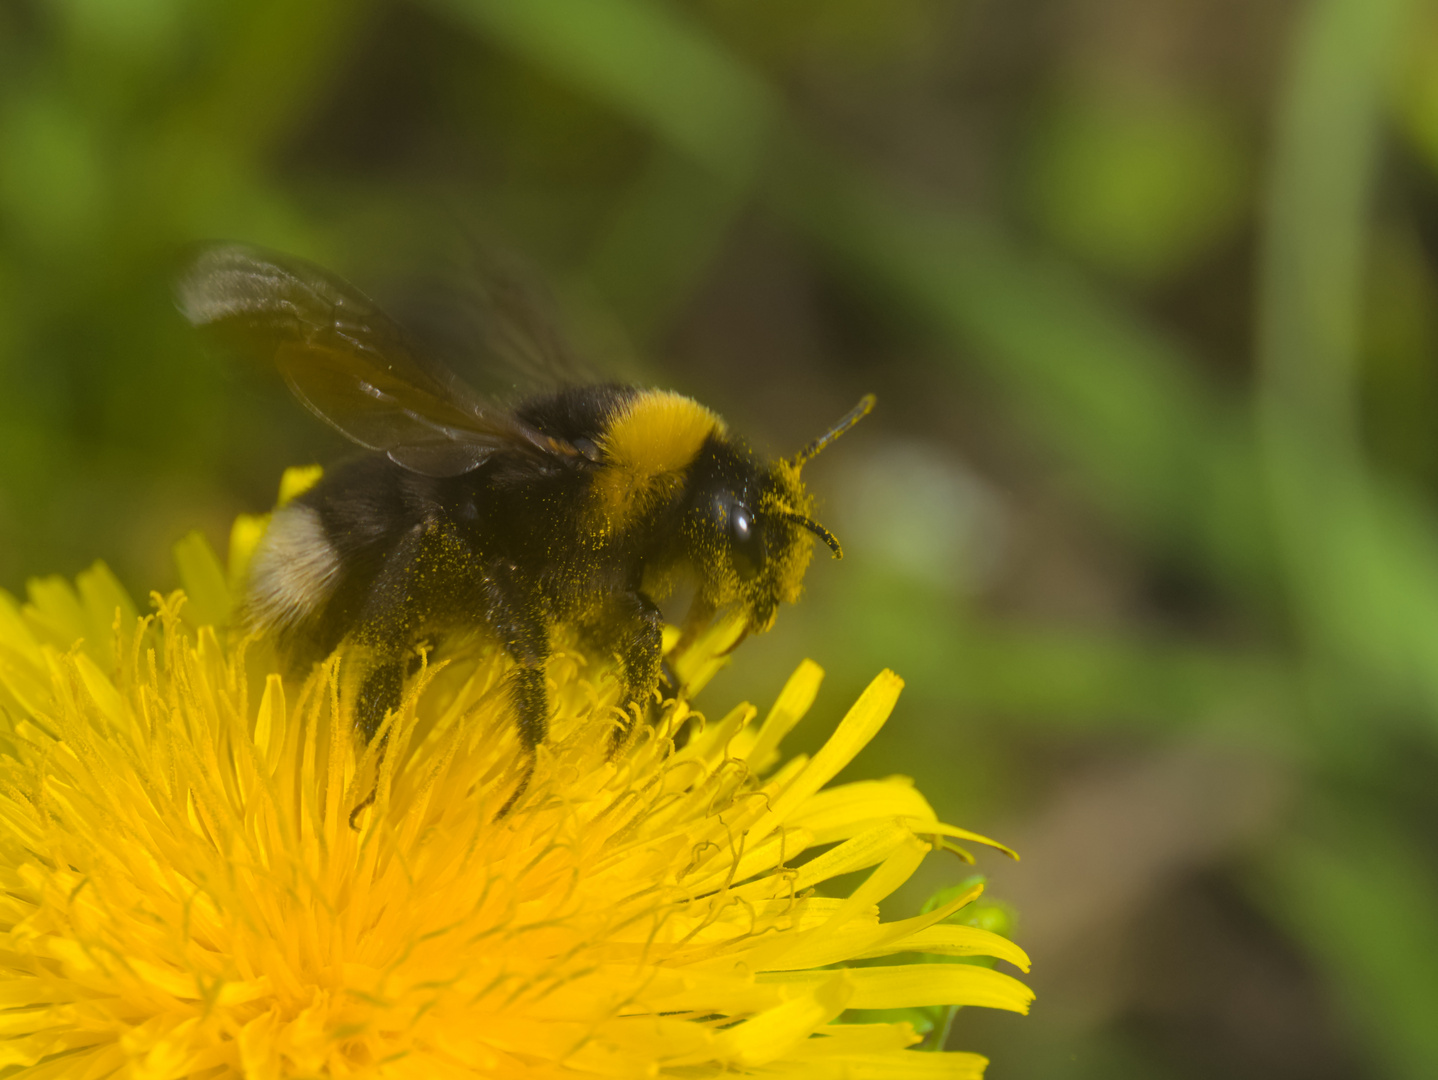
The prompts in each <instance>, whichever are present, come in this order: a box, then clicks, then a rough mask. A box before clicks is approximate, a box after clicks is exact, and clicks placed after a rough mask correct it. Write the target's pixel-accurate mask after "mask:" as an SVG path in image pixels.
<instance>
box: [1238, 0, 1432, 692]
mask: <svg viewBox="0 0 1438 1080" xmlns="http://www.w3.org/2000/svg"><path fill="white" fill-rule="evenodd" d="M1410 7H1411V5H1410V3H1409V2H1408V0H1322V2H1320V3H1317V4H1314V5H1313V6H1312V7H1311V8H1310V9H1309V10H1308V14H1307V17H1306V19H1305V20H1304V21H1303V22H1302V23H1301V24H1300V32H1299V34H1298V36H1297V38H1296V40H1295V48H1294V54H1293V56H1292V58H1291V67H1290V71H1289V76H1288V80H1287V86H1286V92H1285V94H1284V97H1283V100H1282V104H1281V108H1280V113H1279V118H1278V133H1277V141H1276V148H1275V154H1274V162H1273V168H1272V170H1271V181H1270V187H1269V191H1268V206H1267V214H1266V217H1265V222H1266V231H1265V235H1264V244H1263V266H1262V297H1261V299H1262V305H1261V317H1260V318H1261V321H1260V334H1259V357H1258V359H1259V415H1260V418H1261V430H1262V435H1263V448H1264V452H1265V466H1266V470H1267V476H1268V481H1269V487H1270V492H1271V501H1272V507H1273V511H1274V517H1275V520H1276V523H1277V525H1278V529H1279V534H1280V536H1281V540H1282V546H1283V552H1284V556H1285V559H1284V561H1285V568H1286V570H1287V572H1288V577H1289V582H1290V584H1291V586H1292V591H1293V598H1294V602H1295V604H1296V606H1297V608H1298V612H1299V615H1300V623H1299V625H1300V629H1301V630H1302V631H1303V632H1304V633H1306V634H1307V636H1308V638H1309V644H1310V646H1311V647H1312V648H1313V650H1314V652H1315V656H1316V659H1317V662H1318V664H1319V665H1320V666H1321V668H1322V669H1323V670H1321V671H1320V672H1319V675H1320V677H1321V678H1323V679H1325V680H1327V679H1329V678H1330V677H1331V675H1332V672H1331V671H1329V670H1328V667H1329V665H1330V664H1331V663H1332V662H1333V661H1334V660H1335V659H1336V660H1339V661H1340V663H1342V664H1344V665H1345V666H1347V667H1349V668H1350V669H1351V670H1352V672H1353V673H1355V674H1359V675H1360V676H1361V677H1366V678H1367V679H1370V680H1371V679H1377V680H1379V681H1380V683H1382V684H1386V686H1387V688H1388V691H1389V693H1391V692H1392V691H1393V690H1394V689H1397V690H1399V691H1400V692H1403V693H1406V694H1409V695H1414V694H1416V695H1417V696H1419V697H1420V698H1421V699H1422V700H1423V703H1424V707H1425V711H1426V712H1428V713H1429V714H1430V716H1431V715H1432V714H1433V713H1434V712H1438V543H1435V539H1434V537H1435V532H1434V523H1433V522H1432V520H1431V515H1430V514H1429V513H1427V512H1426V511H1424V510H1421V509H1420V508H1419V505H1418V502H1417V500H1416V499H1409V498H1405V496H1404V495H1403V494H1402V493H1399V492H1394V491H1391V490H1387V489H1386V488H1385V486H1384V485H1382V484H1381V483H1380V482H1379V481H1377V480H1376V479H1375V478H1374V477H1373V476H1372V475H1371V474H1370V471H1369V468H1368V466H1367V464H1366V463H1365V461H1364V460H1363V451H1362V448H1361V447H1360V445H1359V436H1358V418H1357V402H1356V388H1355V366H1356V356H1357V338H1358V325H1359V315H1360V304H1361V291H1362V289H1361V286H1362V277H1363V271H1364V255H1365V245H1366V242H1367V235H1368V228H1369V217H1370V213H1371V203H1372V199H1373V185H1374V175H1375V173H1376V170H1377V158H1378V153H1379V147H1380V138H1381V132H1382V125H1383V119H1384V117H1383V104H1384V97H1385V93H1386V91H1387V89H1388V87H1387V83H1388V80H1389V78H1390V73H1391V72H1392V71H1393V70H1394V68H1395V66H1396V63H1397V59H1398V50H1399V48H1400V47H1401V46H1402V44H1403V42H1404V40H1405V35H1404V34H1403V33H1402V31H1403V28H1404V26H1405V24H1406V21H1407V19H1408V16H1409V15H1410ZM1328 685H1329V687H1330V689H1331V688H1332V686H1331V683H1330V684H1328Z"/></svg>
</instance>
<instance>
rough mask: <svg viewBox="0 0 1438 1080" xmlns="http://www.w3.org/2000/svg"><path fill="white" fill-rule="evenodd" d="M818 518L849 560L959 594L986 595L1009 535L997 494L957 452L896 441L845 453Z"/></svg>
mask: <svg viewBox="0 0 1438 1080" xmlns="http://www.w3.org/2000/svg"><path fill="white" fill-rule="evenodd" d="M844 461H845V464H844V467H843V469H842V475H840V476H836V477H834V478H833V479H832V481H831V483H830V484H828V485H826V486H827V487H829V489H830V490H831V492H832V499H831V500H830V503H829V508H828V509H827V510H821V511H820V517H821V519H823V518H832V519H833V520H832V521H827V520H826V521H825V524H828V525H832V527H833V529H834V531H835V532H836V533H837V534H838V536H839V538H840V540H842V541H843V544H844V552H845V555H846V557H854V558H861V559H863V560H864V562H866V563H869V562H878V561H882V562H883V564H884V565H885V567H886V569H888V570H890V571H892V572H895V573H899V574H903V575H905V576H908V577H912V578H914V579H916V580H919V581H923V582H925V583H930V584H933V585H936V586H939V587H941V588H943V589H945V590H948V591H951V592H955V593H965V594H972V593H977V592H981V591H982V590H983V589H984V588H986V587H987V586H988V585H989V584H990V583H992V582H993V581H994V579H995V578H996V577H997V575H998V573H999V571H1000V569H1001V567H1002V562H1003V557H1004V553H1005V548H1006V547H1007V540H1008V527H1007V517H1006V514H1005V512H1004V507H1003V505H1002V503H1001V502H1000V499H999V497H998V495H997V494H996V493H995V492H994V491H993V490H992V489H991V488H990V487H989V486H988V485H987V484H986V483H985V482H984V481H983V480H981V479H980V478H979V477H978V476H977V475H976V474H975V473H974V472H973V470H971V469H970V468H969V467H968V466H967V465H965V464H964V463H963V462H962V461H960V460H959V459H958V458H956V457H955V456H954V455H953V453H952V452H950V451H949V450H947V449H946V448H944V447H941V446H939V445H937V444H933V443H924V442H917V441H912V440H892V441H890V442H887V443H884V444H882V445H880V446H877V447H870V448H869V449H868V450H867V451H866V452H865V453H863V454H853V455H848V456H846V457H845V459H844Z"/></svg>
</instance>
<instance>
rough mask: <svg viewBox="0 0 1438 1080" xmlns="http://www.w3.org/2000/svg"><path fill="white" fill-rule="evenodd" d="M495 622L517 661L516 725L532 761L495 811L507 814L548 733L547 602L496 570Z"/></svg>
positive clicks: (490, 593)
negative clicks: (545, 606) (545, 605)
mask: <svg viewBox="0 0 1438 1080" xmlns="http://www.w3.org/2000/svg"><path fill="white" fill-rule="evenodd" d="M486 586H487V588H486V600H487V606H488V609H489V611H490V619H491V626H492V628H493V630H494V631H495V633H496V634H498V636H499V639H500V641H502V642H503V643H504V648H505V651H506V652H508V653H509V655H510V657H511V658H512V659H513V660H514V662H515V665H516V667H515V672H514V675H513V682H512V684H511V690H510V693H511V694H512V700H513V703H514V718H515V728H516V730H517V732H518V734H519V741H520V744H521V745H522V746H523V748H524V751H525V756H526V758H527V759H528V762H527V764H526V767H525V772H524V776H523V777H521V779H520V781H519V785H518V786H517V787H516V788H515V789H514V791H513V793H512V794H511V795H510V796H509V798H508V799H506V800H505V803H504V805H503V806H501V807H500V808H499V813H498V814H496V815H495V818H496V820H497V819H499V818H502V817H504V816H505V815H506V814H508V813H509V811H510V810H511V809H512V808H513V807H514V804H515V802H517V801H518V799H519V797H520V796H521V795H523V794H524V790H525V788H527V787H528V786H529V780H530V777H532V776H533V775H534V751H535V748H536V747H537V746H538V745H539V744H540V743H542V742H543V741H544V737H545V736H546V735H548V734H549V688H548V686H547V685H546V682H545V674H544V665H545V664H546V663H547V662H548V660H549V625H548V621H547V619H546V618H545V616H544V611H543V608H542V606H541V605H540V604H539V602H538V601H537V599H536V598H534V597H533V596H531V595H528V594H527V593H526V591H525V590H523V589H521V588H519V587H518V586H517V585H516V583H515V582H513V581H512V580H511V579H506V578H505V577H503V576H500V575H498V574H496V575H495V576H494V577H491V578H489V579H487V581H486Z"/></svg>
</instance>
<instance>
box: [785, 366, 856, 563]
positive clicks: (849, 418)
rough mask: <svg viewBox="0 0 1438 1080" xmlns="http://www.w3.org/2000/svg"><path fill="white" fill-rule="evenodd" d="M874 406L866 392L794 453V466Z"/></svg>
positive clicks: (833, 438) (832, 439)
mask: <svg viewBox="0 0 1438 1080" xmlns="http://www.w3.org/2000/svg"><path fill="white" fill-rule="evenodd" d="M873 408H874V395H873V394H865V395H864V396H863V397H862V398H860V399H859V404H857V405H855V406H854V407H853V408H852V409H850V410H849V411H848V412H847V413H845V414H844V419H842V420H840V421H839V422H838V423H837V424H835V425H834V426H833V427H831V428H830V429H829V430H828V431H826V432H824V434H822V435H820V436H819V437H818V438H817V439H815V440H814V441H813V442H811V443H810V444H809V445H808V446H806V447H804V449H802V450H800V451H799V452H798V453H797V454H795V455H794V468H796V469H798V468H801V467H802V466H803V464H804V462H806V461H808V460H809V459H810V458H811V457H814V456H815V455H816V454H818V453H819V451H820V450H822V449H824V447H826V446H828V445H829V444H830V443H831V442H833V441H834V440H835V439H837V438H838V437H839V436H840V435H842V434H844V432H846V431H848V430H849V429H850V428H851V427H853V426H854V425H855V424H857V423H858V422H859V421H860V420H862V419H864V417H866V416H868V415H869V413H870V412H871V411H872V410H873ZM808 527H809V528H816V527H815V526H814V523H813V522H812V521H811V522H809V525H808ZM816 531H817V528H816ZM820 535H821V536H828V534H827V533H820ZM832 539H833V538H832V537H829V540H830V541H832ZM829 546H830V547H833V548H834V550H836V551H837V550H838V548H837V547H835V545H834V544H833V543H829Z"/></svg>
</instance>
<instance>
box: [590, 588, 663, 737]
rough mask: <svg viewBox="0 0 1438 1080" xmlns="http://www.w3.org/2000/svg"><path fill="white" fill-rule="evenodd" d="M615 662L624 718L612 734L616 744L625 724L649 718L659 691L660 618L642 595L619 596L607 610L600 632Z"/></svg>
mask: <svg viewBox="0 0 1438 1080" xmlns="http://www.w3.org/2000/svg"><path fill="white" fill-rule="evenodd" d="M600 632H601V633H603V634H604V635H605V636H606V638H607V641H608V644H609V645H610V647H611V648H612V649H613V651H614V654H615V656H616V657H617V658H618V660H619V682H620V687H621V691H622V700H621V704H622V705H623V707H624V712H625V716H626V723H625V726H624V727H622V728H618V729H616V730H615V733H614V741H615V743H616V744H618V742H619V741H620V740H621V739H623V737H624V734H625V732H627V731H628V722H629V720H632V718H633V717H634V716H635V715H636V713H635V707H636V706H637V707H638V715H640V716H643V715H647V714H649V711H650V710H649V706H650V705H651V704H652V699H653V698H654V692H655V690H657V689H658V688H659V685H660V678H661V672H662V665H663V659H664V656H663V653H664V645H663V642H664V616H663V615H662V614H660V611H659V608H658V606H657V605H656V604H655V603H654V601H653V600H651V599H649V597H647V596H645V595H644V594H643V593H642V592H639V591H638V590H634V591H631V592H624V593H620V594H619V595H618V596H616V597H615V598H614V600H613V601H612V602H611V603H610V604H609V605H608V606H607V610H606V612H605V618H604V625H603V627H602V629H601V631H600Z"/></svg>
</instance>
